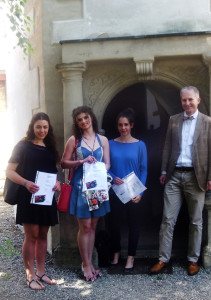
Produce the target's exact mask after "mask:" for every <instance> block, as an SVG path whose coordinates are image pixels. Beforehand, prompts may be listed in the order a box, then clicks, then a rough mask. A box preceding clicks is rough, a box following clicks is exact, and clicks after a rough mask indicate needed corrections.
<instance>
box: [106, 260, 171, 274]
mask: <svg viewBox="0 0 211 300" xmlns="http://www.w3.org/2000/svg"><path fill="white" fill-rule="evenodd" d="M157 261H158V260H157V259H154V258H135V262H134V269H133V270H132V271H130V272H124V267H125V263H126V260H125V259H121V260H120V261H119V263H118V264H117V265H115V266H110V267H109V268H108V269H107V273H108V274H109V275H117V274H121V275H123V274H124V275H137V274H149V275H150V268H151V267H152V266H153V265H154V264H156V262H157ZM162 274H173V269H172V263H171V262H169V264H168V265H167V266H165V268H164V269H163V270H162Z"/></svg>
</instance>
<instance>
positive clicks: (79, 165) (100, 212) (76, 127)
mask: <svg viewBox="0 0 211 300" xmlns="http://www.w3.org/2000/svg"><path fill="white" fill-rule="evenodd" d="M72 116H73V135H72V136H71V137H70V138H69V140H68V141H67V143H66V146H65V150H64V154H63V157H62V161H61V166H62V168H66V169H71V168H76V171H75V173H74V175H73V178H72V180H71V183H72V185H73V188H72V193H71V200H70V214H72V215H74V216H76V217H77V220H78V224H79V231H78V247H79V251H80V255H81V259H82V272H83V274H84V277H85V279H86V280H87V281H89V280H91V281H94V280H95V279H96V277H97V275H101V272H100V270H95V268H94V266H93V265H92V254H93V248H94V240H95V230H96V227H97V223H98V220H99V217H101V216H104V215H105V214H106V213H108V212H109V211H110V206H109V202H108V201H104V202H103V203H102V204H101V205H100V207H99V208H98V209H96V210H93V211H89V205H88V202H87V199H86V195H85V192H83V191H82V183H83V181H82V179H83V164H84V163H85V162H88V163H90V164H91V163H94V162H96V161H103V162H104V163H105V165H106V169H107V170H108V169H109V167H110V157H109V144H108V140H107V138H106V137H104V136H101V135H99V134H97V133H98V124H97V119H96V116H95V115H94V113H93V111H92V110H91V108H90V107H87V106H80V107H77V108H76V109H74V110H73V113H72ZM75 139H76V140H77V149H76V151H77V152H76V153H77V155H76V157H77V159H76V160H73V159H72V156H73V155H74V154H73V153H74V151H75Z"/></svg>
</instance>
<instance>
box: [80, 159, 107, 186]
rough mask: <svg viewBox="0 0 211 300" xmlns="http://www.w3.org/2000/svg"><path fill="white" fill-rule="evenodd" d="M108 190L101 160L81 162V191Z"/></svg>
mask: <svg viewBox="0 0 211 300" xmlns="http://www.w3.org/2000/svg"><path fill="white" fill-rule="evenodd" d="M90 190H108V183H107V171H106V167H105V164H104V163H103V162H95V163H92V164H89V163H84V164H83V191H90Z"/></svg>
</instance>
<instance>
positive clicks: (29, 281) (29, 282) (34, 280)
mask: <svg viewBox="0 0 211 300" xmlns="http://www.w3.org/2000/svg"><path fill="white" fill-rule="evenodd" d="M26 282H27V285H28V287H29V288H30V289H32V290H35V291H42V290H44V289H45V287H44V286H43V285H42V284H41V283H40V282H39V281H38V280H37V279H36V278H33V279H32V280H28V279H27V280H26ZM32 282H36V283H37V284H38V285H39V286H41V289H36V288H33V287H31V284H32Z"/></svg>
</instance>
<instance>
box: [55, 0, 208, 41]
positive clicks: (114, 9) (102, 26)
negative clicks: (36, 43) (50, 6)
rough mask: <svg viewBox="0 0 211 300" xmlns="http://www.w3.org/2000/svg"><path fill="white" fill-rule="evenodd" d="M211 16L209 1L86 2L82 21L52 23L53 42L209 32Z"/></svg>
mask: <svg viewBox="0 0 211 300" xmlns="http://www.w3.org/2000/svg"><path fill="white" fill-rule="evenodd" d="M68 2H69V1H68ZM70 2H71V1H70ZM210 15H211V12H210V1H208V0H187V1H183V0H178V1H169V0H160V1H158V0H150V1H149V0H119V1H111V0H101V1H96V0H84V1H83V16H82V17H81V18H78V19H76V20H68V19H67V20H64V19H63V20H62V19H61V20H59V18H57V19H56V20H55V21H54V22H53V36H52V42H54V43H58V42H59V41H60V40H74V39H86V38H89V39H90V38H97V37H101V36H103V37H117V36H130V35H132V36H133V35H148V34H165V33H178V32H194V31H207V30H210V28H211V26H210V25H211V18H210Z"/></svg>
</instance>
